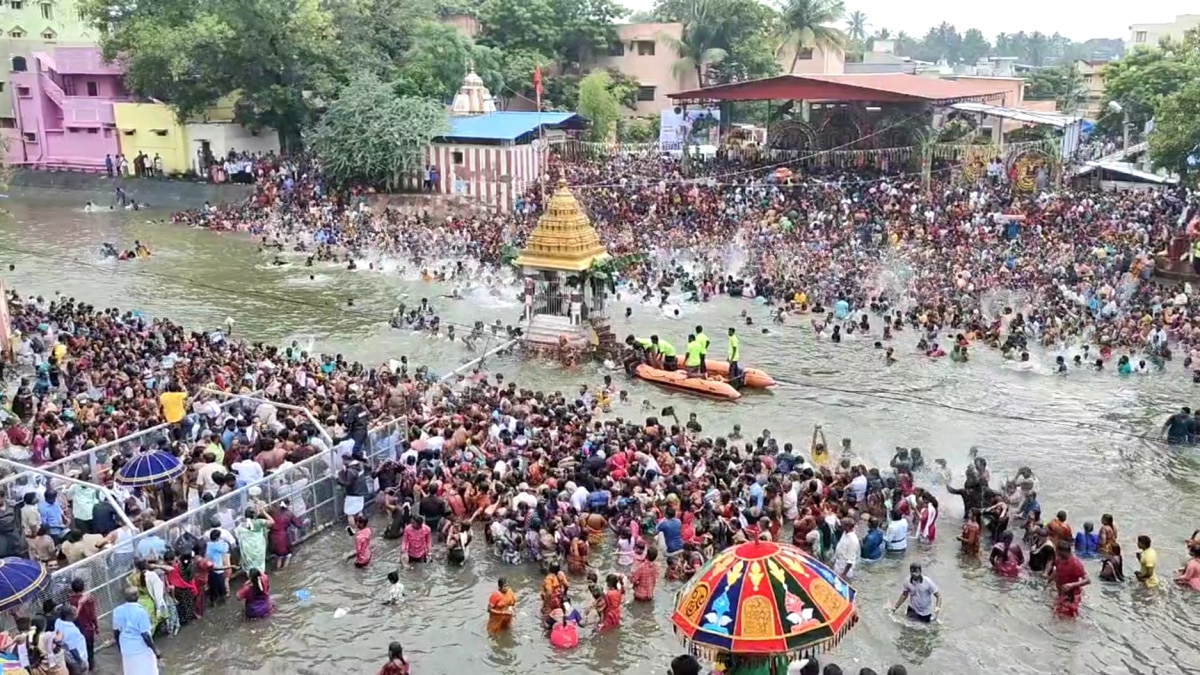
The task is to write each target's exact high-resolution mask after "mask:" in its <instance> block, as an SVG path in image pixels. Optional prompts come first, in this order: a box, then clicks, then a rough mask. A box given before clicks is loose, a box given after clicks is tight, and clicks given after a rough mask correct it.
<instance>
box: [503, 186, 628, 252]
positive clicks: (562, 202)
mask: <svg viewBox="0 0 1200 675" xmlns="http://www.w3.org/2000/svg"><path fill="white" fill-rule="evenodd" d="M608 258H609V255H608V249H606V248H604V244H602V243H600V235H599V234H597V233H596V228H594V227H592V221H591V219H589V218H588V217H587V214H586V213H584V212H583V209H581V208H580V207H579V202H578V201H576V200H575V195H573V194H571V190H570V189H569V188H568V187H567V181H565V180H560V181H558V188H557V189H556V190H555V191H554V194H553V195H552V196H551V197H550V201H549V203H547V204H546V212H545V213H544V214H542V217H541V218H538V224H537V227H535V228H533V232H531V233H530V234H529V241H528V242H526V244H525V248H524V249H522V250H521V255H520V256H518V257H517V260H516V264H517V266H518V267H521V268H525V269H530V268H532V269H534V270H539V271H557V272H582V271H584V270H586V269H589V268H590V267H591V266H592V263H599V262H604V261H605V260H608Z"/></svg>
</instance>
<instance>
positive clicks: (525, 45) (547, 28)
mask: <svg viewBox="0 0 1200 675" xmlns="http://www.w3.org/2000/svg"><path fill="white" fill-rule="evenodd" d="M622 13H623V10H622V9H621V8H620V6H619V5H617V4H616V2H614V1H613V0H484V2H483V4H482V5H480V7H479V23H480V27H481V29H482V32H481V33H480V42H481V43H482V44H485V45H488V46H491V47H498V48H500V49H501V50H503V51H505V52H509V51H518V50H525V51H528V52H537V53H542V54H546V55H547V56H549V57H551V58H552V59H553V64H549V63H548V64H544V65H545V66H551V65H553V66H555V68H553V70H557V71H575V70H577V69H578V68H579V66H580V64H582V63H586V62H588V61H590V60H591V59H592V58H593V57H594V56H596V55H598V54H603V53H605V52H607V50H608V46H609V44H610V43H611V42H612V41H613V40H614V39H615V38H616V29H615V28H614V26H613V21H614V20H615V19H617V18H618V17H620V16H621V15H622Z"/></svg>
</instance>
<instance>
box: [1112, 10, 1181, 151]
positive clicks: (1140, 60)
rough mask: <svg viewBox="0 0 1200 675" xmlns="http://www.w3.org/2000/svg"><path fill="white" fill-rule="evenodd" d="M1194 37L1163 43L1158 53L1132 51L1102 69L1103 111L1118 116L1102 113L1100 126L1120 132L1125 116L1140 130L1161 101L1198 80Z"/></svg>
mask: <svg viewBox="0 0 1200 675" xmlns="http://www.w3.org/2000/svg"><path fill="white" fill-rule="evenodd" d="M1198 37H1200V35H1198V33H1197V32H1196V31H1191V32H1189V33H1188V34H1187V36H1186V37H1185V39H1184V41H1183V42H1182V43H1166V44H1164V45H1163V46H1162V47H1161V48H1159V49H1145V48H1140V49H1135V50H1134V51H1133V53H1131V54H1126V55H1125V57H1124V58H1122V59H1121V60H1119V61H1113V62H1112V63H1109V64H1108V65H1107V66H1105V67H1104V98H1105V110H1106V111H1112V110H1115V109H1119V110H1121V111H1122V112H1121V113H1114V112H1106V114H1105V115H1103V116H1102V117H1101V119H1100V123H1101V124H1103V125H1104V126H1106V127H1109V128H1114V127H1115V128H1120V125H1121V124H1122V123H1123V121H1124V118H1125V117H1126V116H1128V120H1129V122H1130V124H1132V125H1134V127H1135V128H1139V129H1140V128H1141V127H1142V126H1143V125H1144V124H1145V123H1146V122H1147V121H1148V120H1149V119H1150V118H1151V117H1153V116H1154V112H1155V110H1156V109H1157V108H1158V106H1159V105H1160V103H1161V102H1162V100H1163V99H1165V98H1166V97H1168V96H1170V95H1171V94H1174V93H1175V92H1177V91H1179V90H1180V89H1182V88H1183V87H1184V85H1185V84H1187V83H1189V82H1193V81H1195V80H1196V79H1197V78H1200V39H1198ZM1110 103H1116V104H1117V105H1116V106H1110V105H1108V104H1110Z"/></svg>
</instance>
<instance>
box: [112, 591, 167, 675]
mask: <svg viewBox="0 0 1200 675" xmlns="http://www.w3.org/2000/svg"><path fill="white" fill-rule="evenodd" d="M137 599H138V592H137V589H134V588H127V589H125V604H123V605H120V606H118V607H117V608H115V609H113V613H112V617H113V639H114V640H115V641H116V643H117V649H118V650H119V651H120V652H121V666H122V669H123V670H124V672H126V673H137V675H158V660H159V659H160V658H162V657H161V656H160V655H159V653H158V648H157V647H155V646H154V636H153V635H152V634H151V631H152V630H153V628H152V626H151V624H150V613H149V612H147V611H146V610H145V608H143V607H142V606H141V605H139V604H138V601H137Z"/></svg>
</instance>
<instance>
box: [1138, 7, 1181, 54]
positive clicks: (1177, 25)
mask: <svg viewBox="0 0 1200 675" xmlns="http://www.w3.org/2000/svg"><path fill="white" fill-rule="evenodd" d="M1197 26H1200V14H1180V15H1178V16H1176V17H1175V20H1174V21H1171V22H1168V23H1135V24H1133V25H1132V26H1130V27H1129V37H1128V38H1127V39H1126V40H1125V51H1127V52H1128V51H1131V50H1132V49H1134V48H1135V47H1151V48H1153V47H1157V46H1158V42H1159V40H1162V39H1163V38H1171V39H1172V40H1182V39H1183V34H1184V33H1186V32H1188V31H1189V30H1191V29H1193V28H1195V27H1197Z"/></svg>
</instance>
